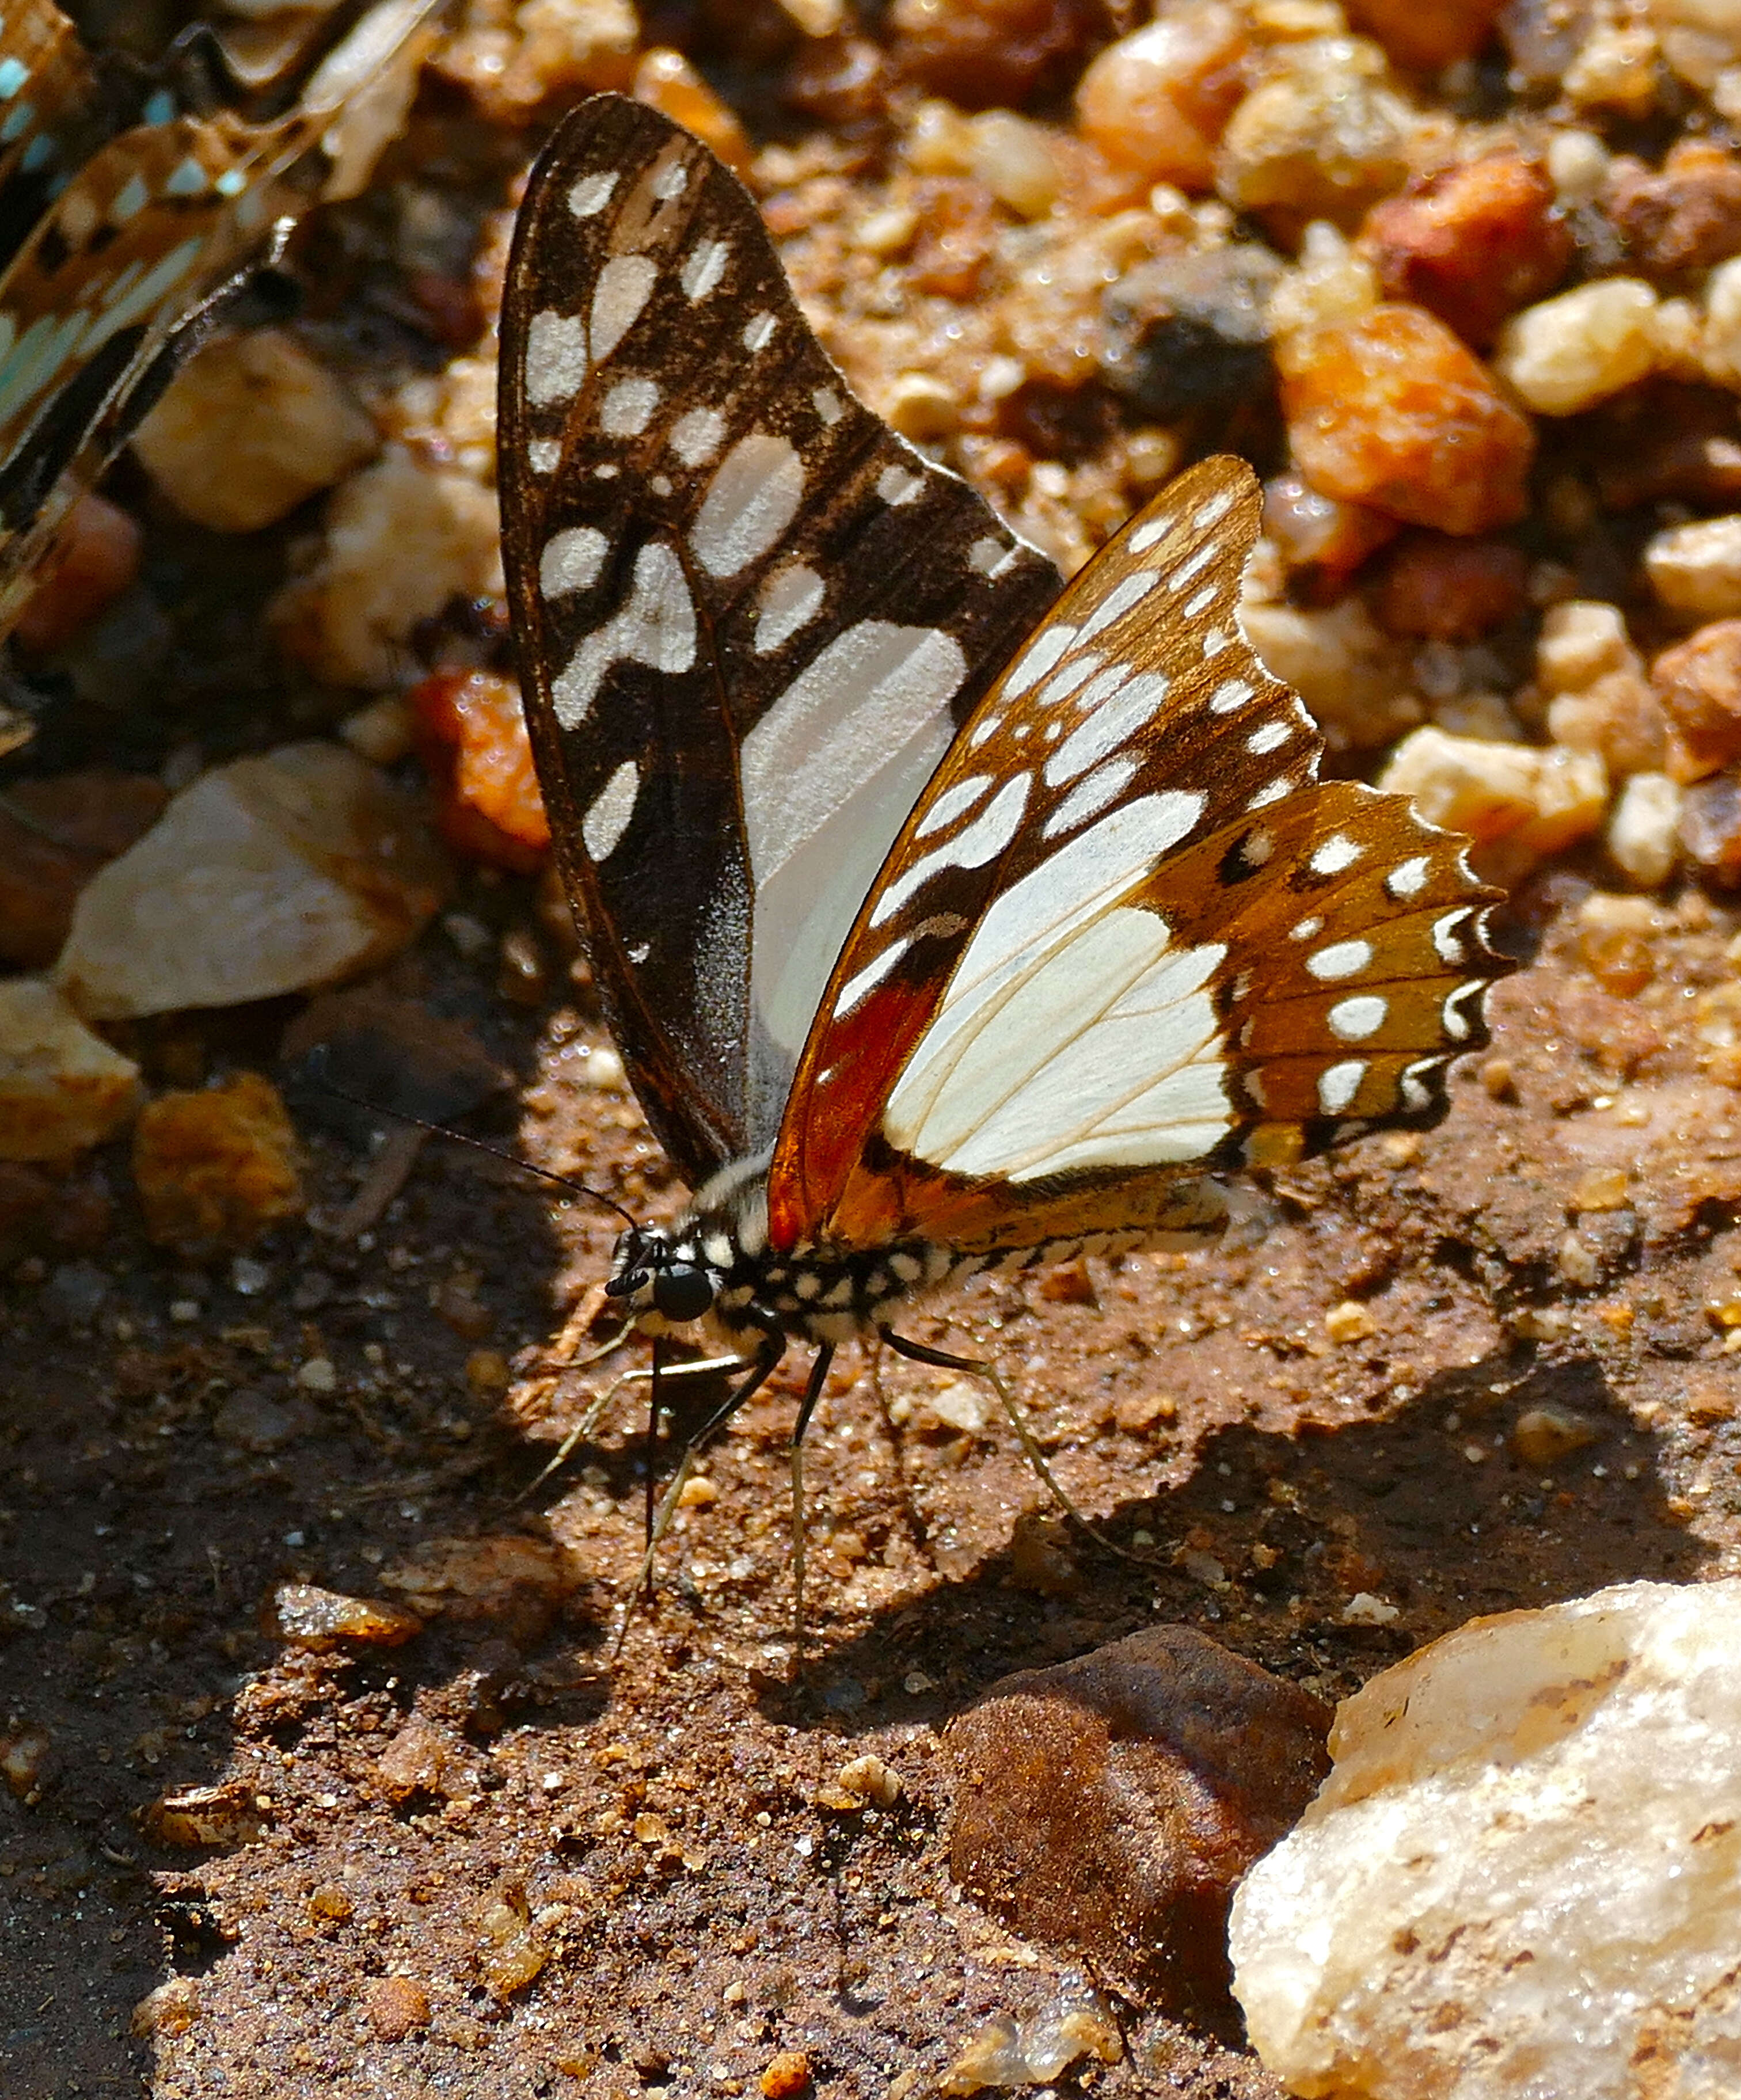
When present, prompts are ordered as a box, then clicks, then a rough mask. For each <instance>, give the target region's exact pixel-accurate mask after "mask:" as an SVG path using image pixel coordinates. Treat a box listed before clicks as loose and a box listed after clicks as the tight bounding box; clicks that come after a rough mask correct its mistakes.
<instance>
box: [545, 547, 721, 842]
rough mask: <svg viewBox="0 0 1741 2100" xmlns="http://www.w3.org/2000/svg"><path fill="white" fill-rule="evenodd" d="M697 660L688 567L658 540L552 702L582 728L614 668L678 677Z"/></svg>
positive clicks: (570, 724)
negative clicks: (621, 603) (643, 668)
mask: <svg viewBox="0 0 1741 2100" xmlns="http://www.w3.org/2000/svg"><path fill="white" fill-rule="evenodd" d="M581 529H584V528H581ZM695 660H696V609H695V604H694V602H693V600H692V598H690V595H689V585H688V584H687V581H686V580H685V579H684V576H683V563H682V562H680V561H679V560H678V558H677V555H676V553H675V552H674V549H671V548H669V547H668V546H666V545H665V544H664V542H663V541H662V540H653V541H652V542H650V543H649V544H648V545H647V546H644V547H643V548H642V549H641V551H640V553H639V554H637V555H636V556H635V558H634V590H633V592H632V593H631V594H630V599H629V602H628V604H627V605H625V607H623V608H622V610H621V611H620V612H618V613H617V614H616V616H615V617H614V618H613V619H612V620H607V621H606V623H605V624H604V625H603V627H600V628H595V629H594V631H593V632H592V633H590V634H589V635H588V636H587V637H586V638H585V641H584V642H581V646H579V648H578V649H577V650H576V651H575V652H574V654H573V655H572V656H571V657H570V658H569V659H568V664H567V667H566V668H564V669H563V670H561V671H559V673H557V675H556V676H555V677H554V678H553V679H552V680H551V681H550V704H551V705H552V706H553V707H554V708H555V712H556V719H557V721H559V722H560V723H561V725H562V726H563V728H564V729H578V728H579V727H580V726H581V723H582V722H583V721H585V719H586V717H587V716H588V715H589V714H590V712H592V704H593V702H594V700H595V699H597V698H598V697H599V687H600V686H601V685H603V682H604V677H605V673H607V672H608V671H609V670H610V668H611V667H612V665H613V664H646V665H647V668H649V669H650V670H654V671H664V672H668V673H677V672H678V671H687V670H688V669H689V668H690V666H691V665H692V664H693V663H694V662H695ZM625 821H626V819H625ZM598 858H602V856H600V855H599V854H594V859H598Z"/></svg>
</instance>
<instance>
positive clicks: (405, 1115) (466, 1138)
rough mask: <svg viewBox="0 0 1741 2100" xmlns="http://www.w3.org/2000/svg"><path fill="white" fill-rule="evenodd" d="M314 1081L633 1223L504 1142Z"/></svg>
mask: <svg viewBox="0 0 1741 2100" xmlns="http://www.w3.org/2000/svg"><path fill="white" fill-rule="evenodd" d="M314 1083H315V1084H316V1086H317V1087H319V1088H320V1091H321V1092H322V1093H324V1094H331V1095H333V1096H334V1098H335V1099H337V1100H338V1101H349V1102H350V1104H351V1106H352V1107H353V1108H359V1109H366V1110H368V1111H369V1114H371V1115H382V1116H391V1118H393V1120H394V1121H395V1123H409V1125H410V1126H411V1127H412V1128H413V1130H426V1131H427V1132H429V1134H430V1136H431V1137H444V1138H447V1139H448V1140H449V1141H450V1142H451V1143H453V1144H454V1145H470V1146H471V1149H472V1150H473V1151H474V1152H487V1153H488V1154H489V1156H490V1158H492V1159H501V1160H505V1161H506V1162H507V1164H508V1165H509V1166H510V1167H518V1168H519V1171H520V1172H521V1173H522V1174H532V1175H535V1176H537V1179H538V1180H541V1181H548V1182H550V1183H551V1184H552V1185H553V1186H555V1188H558V1189H567V1190H568V1193H569V1194H570V1195H571V1196H585V1197H588V1198H590V1199H591V1201H592V1202H594V1203H602V1204H603V1207H605V1209H606V1210H608V1211H615V1212H616V1215H617V1216H618V1217H619V1218H621V1220H622V1221H623V1223H624V1224H625V1225H632V1224H634V1214H633V1212H631V1211H625V1209H624V1208H623V1207H622V1205H621V1203H619V1202H617V1201H616V1198H615V1197H614V1196H607V1195H606V1194H605V1193H604V1192H603V1190H602V1189H589V1188H588V1187H587V1185H586V1184H585V1182H584V1181H577V1180H575V1179H574V1178H573V1176H572V1175H568V1174H558V1173H556V1172H555V1171H553V1170H552V1169H551V1168H550V1167H539V1166H537V1165H535V1164H534V1163H533V1162H532V1161H531V1160H529V1159H522V1158H520V1156H519V1154H518V1153H517V1152H510V1151H509V1150H508V1149H507V1147H506V1145H492V1144H490V1143H489V1141H488V1139H486V1138H481V1137H474V1136H471V1132H469V1131H463V1130H453V1129H452V1128H450V1127H449V1125H448V1124H446V1123H431V1121H430V1119H429V1118H428V1117H426V1116H420V1115H413V1114H411V1112H410V1110H409V1109H395V1108H389V1107H388V1106H387V1103H386V1102H385V1101H370V1100H369V1098H368V1097H367V1096H366V1095H363V1094H353V1093H352V1092H350V1090H349V1089H348V1088H347V1087H339V1086H335V1085H334V1083H333V1082H332V1081H331V1080H330V1079H316V1080H315V1082H314ZM614 1347H615V1343H611V1344H609V1345H608V1348H607V1349H606V1350H605V1351H604V1352H601V1353H608V1350H609V1348H614Z"/></svg>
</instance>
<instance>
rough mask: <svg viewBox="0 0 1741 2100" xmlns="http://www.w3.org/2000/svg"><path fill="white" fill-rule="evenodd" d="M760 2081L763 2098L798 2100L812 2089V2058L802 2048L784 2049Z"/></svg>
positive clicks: (769, 2099)
mask: <svg viewBox="0 0 1741 2100" xmlns="http://www.w3.org/2000/svg"><path fill="white" fill-rule="evenodd" d="M758 2083H759V2085H761V2088H762V2100H798V2094H799V2093H807V2092H808V2091H809V2090H810V2083H811V2078H810V2058H808V2057H807V2056H806V2055H805V2054H804V2052H803V2051H802V2049H782V2050H781V2051H780V2054H779V2055H778V2056H776V2057H775V2058H773V2059H772V2061H771V2063H769V2065H768V2067H767V2070H766V2071H763V2072H762V2076H761V2078H760V2080H758Z"/></svg>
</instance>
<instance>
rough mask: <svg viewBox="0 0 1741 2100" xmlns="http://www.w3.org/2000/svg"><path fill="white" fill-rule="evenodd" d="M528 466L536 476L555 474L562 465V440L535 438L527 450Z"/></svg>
mask: <svg viewBox="0 0 1741 2100" xmlns="http://www.w3.org/2000/svg"><path fill="white" fill-rule="evenodd" d="M526 464H527V465H528V466H529V467H530V468H531V469H532V472H533V473H534V474H555V471H556V470H557V468H558V467H559V466H560V465H562V445H561V442H560V440H559V439H555V438H534V439H532V442H531V443H529V444H528V446H527V448H526Z"/></svg>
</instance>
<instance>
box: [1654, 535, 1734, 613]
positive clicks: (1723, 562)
mask: <svg viewBox="0 0 1741 2100" xmlns="http://www.w3.org/2000/svg"><path fill="white" fill-rule="evenodd" d="M1644 566H1645V570H1646V573H1647V574H1648V576H1650V584H1651V588H1652V589H1654V590H1655V593H1656V595H1657V597H1658V598H1659V599H1660V600H1661V601H1662V602H1663V603H1664V605H1665V606H1667V607H1668V610H1669V611H1671V612H1678V613H1683V614H1685V615H1686V616H1687V617H1688V618H1690V619H1693V620H1728V619H1730V618H1732V617H1733V616H1734V615H1735V614H1736V613H1738V612H1741V516H1733V515H1732V516H1730V517H1727V518H1699V520H1698V521H1697V522H1696V523H1693V524H1691V525H1674V526H1671V527H1669V529H1668V531H1667V532H1659V533H1657V534H1655V536H1654V537H1652V538H1651V539H1650V540H1647V541H1646V544H1645V549H1644Z"/></svg>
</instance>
